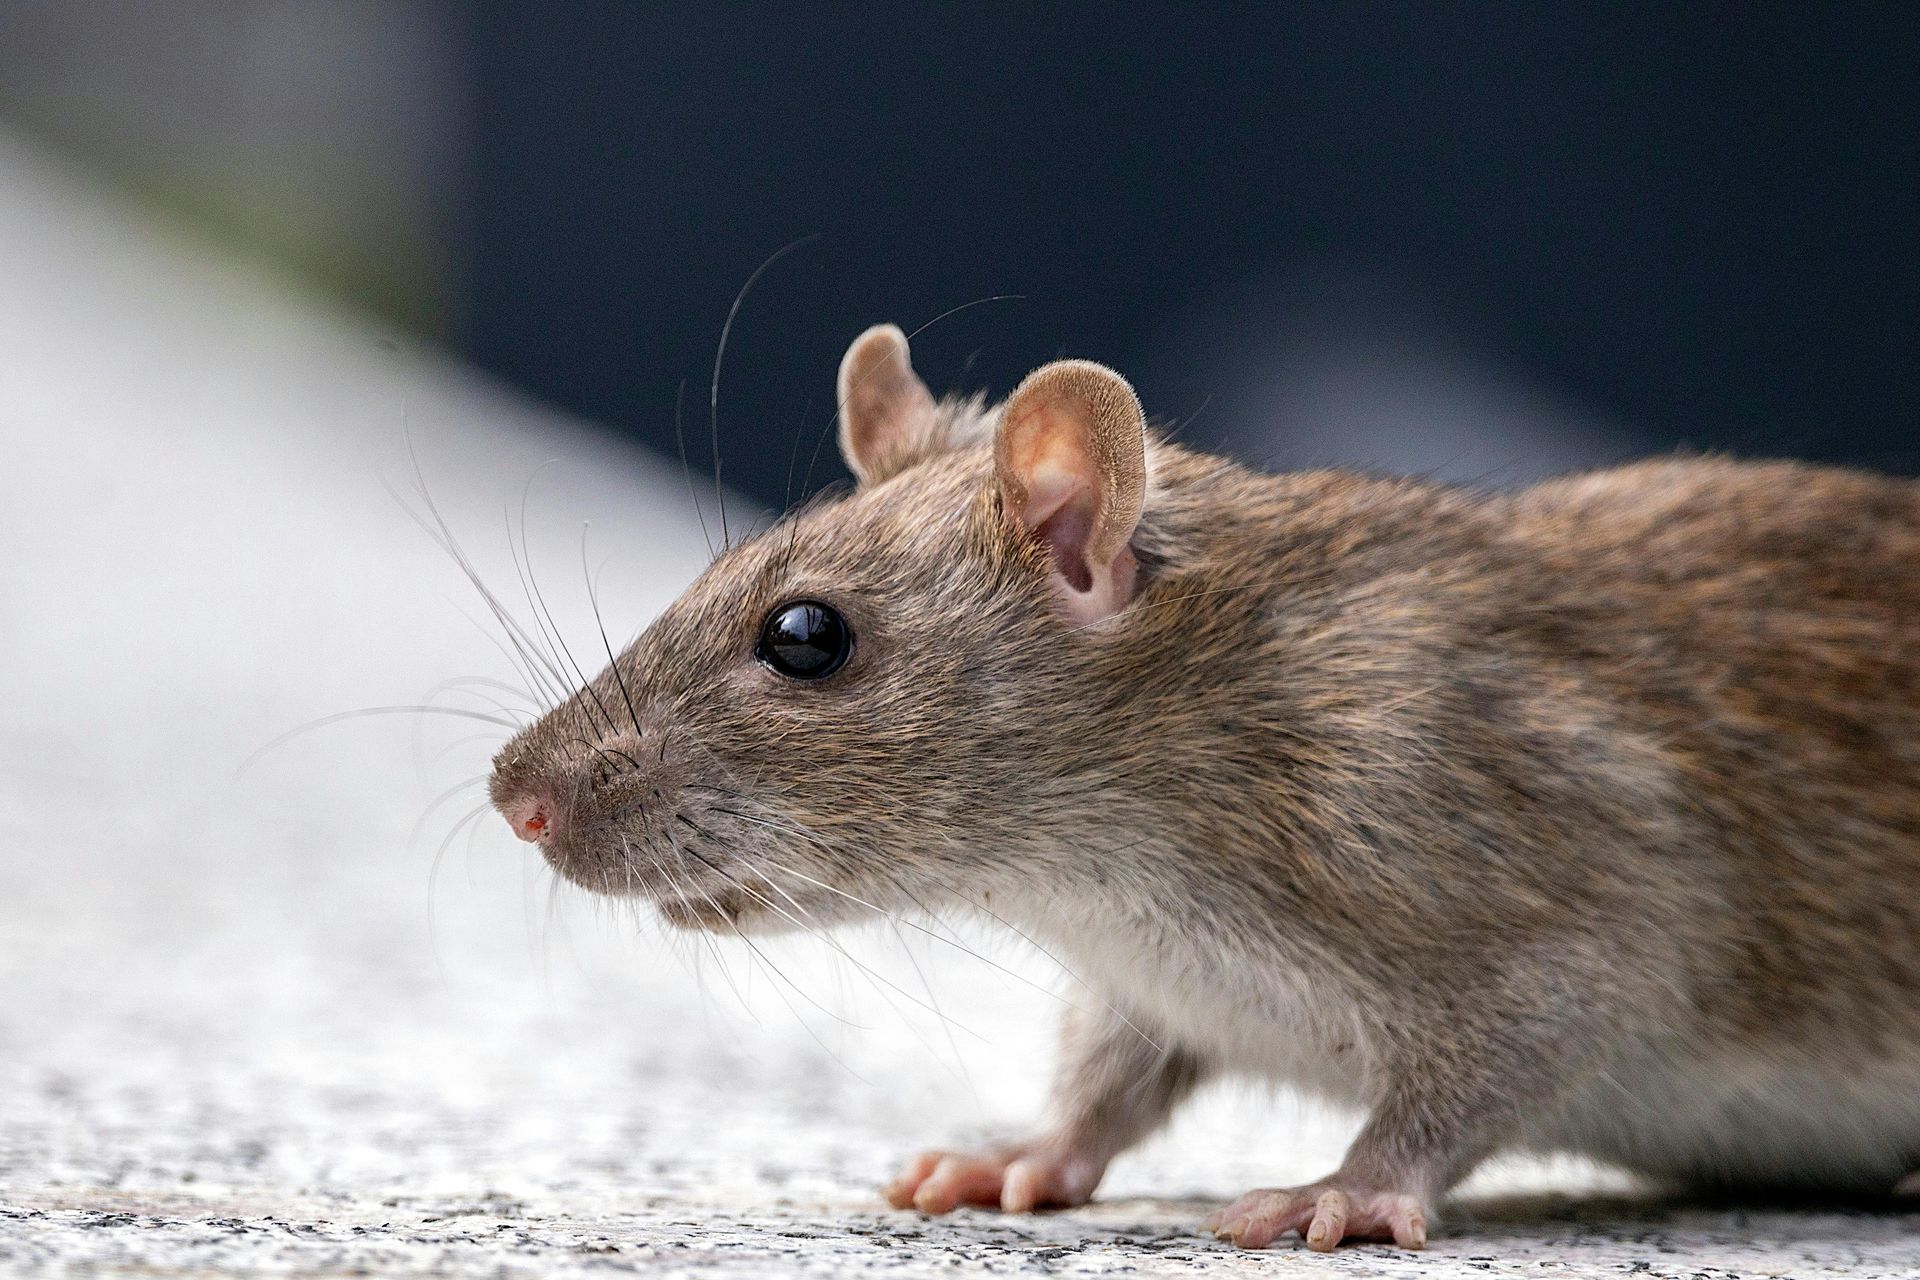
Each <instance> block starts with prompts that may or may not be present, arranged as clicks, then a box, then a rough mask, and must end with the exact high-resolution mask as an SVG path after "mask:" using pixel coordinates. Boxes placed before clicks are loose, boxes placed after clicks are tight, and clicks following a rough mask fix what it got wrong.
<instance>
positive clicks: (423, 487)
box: [383, 435, 566, 703]
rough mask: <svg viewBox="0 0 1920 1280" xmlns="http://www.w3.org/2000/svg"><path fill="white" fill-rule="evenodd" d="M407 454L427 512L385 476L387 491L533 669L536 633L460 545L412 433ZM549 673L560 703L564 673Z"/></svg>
mask: <svg viewBox="0 0 1920 1280" xmlns="http://www.w3.org/2000/svg"><path fill="white" fill-rule="evenodd" d="M407 456H408V457H409V458H410V459H411V460H412V463H413V478H414V488H415V491H416V492H417V493H418V494H419V495H420V501H421V502H422V503H423V504H424V505H425V506H426V509H427V513H428V514H427V516H422V515H421V514H420V513H419V512H418V511H416V510H414V507H413V504H412V503H411V502H408V501H407V500H406V499H405V498H404V497H402V496H401V495H400V493H399V492H398V491H397V490H396V489H394V487H393V485H392V484H391V483H390V482H387V481H384V480H383V483H384V484H386V488H387V492H388V493H389V494H390V495H391V496H392V497H393V499H394V501H395V502H397V503H399V504H400V509H401V510H403V511H405V512H406V513H407V516H408V518H409V519H411V520H412V521H413V522H414V523H415V524H417V525H418V526H420V529H421V530H422V532H424V533H425V534H426V535H427V537H428V538H429V539H431V540H432V541H433V542H434V543H435V544H436V545H437V546H439V547H440V549H441V550H442V551H444V552H446V554H447V555H448V556H449V557H450V558H451V559H452V560H453V562H454V564H455V566H457V567H458V568H459V570H460V572H461V573H462V574H464V575H465V576H466V579H467V581H468V582H469V583H470V584H472V586H473V589H474V591H475V592H476V593H477V594H478V595H479V596H480V599H481V601H482V602H483V603H485V605H486V606H487V609H488V611H489V612H491V613H492V614H493V617H494V621H496V622H498V623H499V624H500V627H501V630H502V631H503V632H504V633H505V634H506V637H507V639H508V640H509V641H510V642H511V643H512V644H513V647H514V648H515V649H516V650H518V651H519V654H520V657H521V659H522V660H523V661H524V662H525V663H526V666H527V669H528V671H529V672H532V671H533V670H534V669H535V667H536V666H537V665H538V663H536V657H538V654H537V650H536V649H535V648H534V647H533V646H532V637H530V636H529V635H528V634H527V632H526V629H525V628H524V627H522V626H521V625H520V622H519V620H518V619H516V618H515V617H514V616H513V614H512V613H511V612H510V611H509V610H508V609H507V608H506V606H505V605H503V604H502V603H501V602H500V598H499V597H498V596H496V595H495V594H494V593H493V591H492V589H490V588H489V587H488V586H487V584H486V583H485V582H483V581H481V578H480V573H479V570H477V569H475V568H474V566H473V561H472V560H471V559H470V558H469V557H468V556H467V553H466V551H465V550H464V549H463V548H462V547H461V546H460V543H459V540H458V539H456V538H455V537H454V536H453V529H452V527H451V526H450V525H449V524H448V523H447V520H446V517H445V516H443V515H442V514H441V513H440V507H439V505H438V504H437V503H435V502H434V500H433V494H432V493H431V492H430V491H429V490H428V489H427V480H426V473H425V472H424V471H423V470H422V469H421V466H420V456H419V454H418V453H417V452H415V450H414V447H413V438H412V436H411V435H409V436H408V437H407ZM428 516H431V517H432V518H431V520H429V519H428ZM539 661H540V662H541V663H544V662H545V659H544V658H540V659H539ZM548 674H549V676H550V677H551V679H552V682H553V685H554V688H553V689H549V690H548V692H549V695H550V696H552V697H553V699H554V701H555V702H556V703H558V702H559V701H561V700H563V698H564V696H565V686H566V682H565V681H564V680H561V679H560V678H559V674H560V673H559V672H558V671H557V670H553V669H551V666H550V664H549V672H548Z"/></svg>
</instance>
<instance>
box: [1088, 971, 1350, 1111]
mask: <svg viewBox="0 0 1920 1280" xmlns="http://www.w3.org/2000/svg"><path fill="white" fill-rule="evenodd" d="M1071 951H1072V952H1073V953H1074V955H1075V959H1076V968H1077V969H1078V972H1079V973H1080V975H1081V976H1082V977H1083V978H1085V979H1087V980H1088V981H1089V982H1091V983H1093V984H1094V985H1095V986H1096V988H1097V989H1098V990H1099V991H1100V994H1101V995H1102V996H1103V997H1105V998H1106V999H1107V1000H1109V1001H1111V1002H1112V1003H1113V1005H1114V1007H1115V1008H1116V1009H1119V1010H1121V1011H1122V1012H1124V1013H1126V1014H1127V1016H1128V1017H1129V1018H1132V1019H1135V1020H1137V1021H1139V1022H1141V1023H1142V1025H1143V1027H1144V1028H1147V1029H1149V1031H1150V1034H1151V1033H1155V1032H1157V1033H1159V1034H1163V1035H1165V1036H1166V1037H1168V1038H1170V1039H1172V1040H1173V1041H1174V1042H1175V1043H1176V1044H1178V1045H1180V1046H1182V1047H1183V1048H1186V1049H1189V1050H1191V1051H1193V1052H1195V1053H1198V1054H1200V1055H1201V1056H1202V1057H1204V1058H1206V1059H1207V1060H1209V1061H1211V1062H1213V1063H1215V1064H1217V1066H1218V1067H1219V1069H1220V1070H1222V1071H1223V1072H1226V1073H1230V1074H1236V1075H1246V1076H1253V1077H1256V1078H1259V1079H1264V1080H1271V1081H1277V1082H1281V1083H1286V1084H1291V1085H1296V1086H1298V1087H1300V1088H1302V1089H1305V1090H1307V1091H1309V1092H1312V1093H1315V1094H1318V1095H1320V1096H1322V1097H1325V1098H1327V1099H1329V1100H1332V1101H1336V1102H1340V1103H1343V1104H1347V1105H1356V1106H1357V1105H1363V1104H1364V1103H1365V1102H1366V1100H1367V1097H1368V1092H1369V1082H1370V1081H1371V1080H1372V1079H1373V1071H1372V1069H1371V1064H1372V1055H1371V1054H1370V1052H1369V1049H1370V1048H1371V1046H1370V1045H1369V1044H1368V1043H1367V1041H1366V1039H1365V1037H1364V1036H1363V1034H1362V1030H1361V1028H1360V1026H1359V1025H1358V1022H1357V1020H1356V1019H1355V1018H1353V1016H1352V1004H1351V1002H1350V1001H1346V1000H1343V999H1341V998H1340V996H1339V994H1338V993H1336V992H1331V991H1328V990H1327V989H1326V988H1324V987H1319V988H1316V987H1315V986H1314V985H1313V984H1310V983H1308V982H1307V981H1306V980H1305V979H1304V978H1303V977H1301V976H1300V975H1299V974H1297V973H1296V972H1293V971H1291V970H1289V969H1288V968H1287V967H1286V966H1285V965H1281V964H1276V963H1274V962H1272V961H1270V960H1264V961H1261V962H1259V963H1252V962H1241V963H1235V962H1234V961H1233V960H1231V959H1229V958H1226V957H1219V958H1215V957H1212V956H1208V957H1204V958H1202V957H1196V956H1191V955H1187V954H1182V953H1180V952H1177V951H1173V952H1163V951H1158V950H1156V949H1155V948H1153V947H1152V946H1142V945H1140V942H1139V940H1138V939H1137V938H1136V939H1127V938H1125V937H1122V936H1119V935H1115V934H1107V935H1105V936H1103V937H1099V938H1081V939H1076V940H1075V944H1074V945H1073V946H1072V947H1071Z"/></svg>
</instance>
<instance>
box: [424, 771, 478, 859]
mask: <svg viewBox="0 0 1920 1280" xmlns="http://www.w3.org/2000/svg"><path fill="white" fill-rule="evenodd" d="M487 777H488V775H487V774H484V773H482V774H478V775H476V776H474V777H471V778H468V779H466V780H465V781H463V782H456V783H454V784H453V785H452V786H451V787H448V788H447V789H446V790H445V791H442V792H441V793H440V794H439V795H437V796H435V797H434V798H433V799H432V800H431V801H429V802H428V803H427V807H426V810H425V811H424V812H423V813H421V815H420V818H419V820H418V821H416V822H415V823H414V824H413V830H412V832H410V833H409V834H408V836H407V843H408V844H412V843H413V842H414V841H415V840H418V839H419V838H420V832H421V830H422V829H423V828H424V827H425V826H426V825H427V823H428V822H429V821H431V820H432V818H433V815H434V814H435V813H437V812H439V810H440V808H441V806H442V805H445V804H446V803H447V802H448V801H449V800H452V799H454V798H455V797H456V796H458V795H459V794H460V793H461V792H463V791H466V790H469V789H470V788H473V787H477V786H479V785H480V784H481V783H483V782H485V781H486V780H487Z"/></svg>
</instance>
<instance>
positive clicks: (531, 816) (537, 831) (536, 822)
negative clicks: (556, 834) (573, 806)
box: [501, 797, 553, 840]
mask: <svg viewBox="0 0 1920 1280" xmlns="http://www.w3.org/2000/svg"><path fill="white" fill-rule="evenodd" d="M501 812H502V813H504V814H505V815H506V818H507V825H508V826H510V827H512V828H513V834H515V835H517V836H519V837H520V838H521V839H522V840H544V839H546V838H547V837H548V836H549V835H551V834H553V811H552V810H551V809H549V808H548V807H547V802H546V801H544V800H536V799H533V798H532V797H527V798H525V799H521V800H515V801H513V802H512V803H510V804H508V805H507V806H506V807H505V808H503V809H502V810H501Z"/></svg>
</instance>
